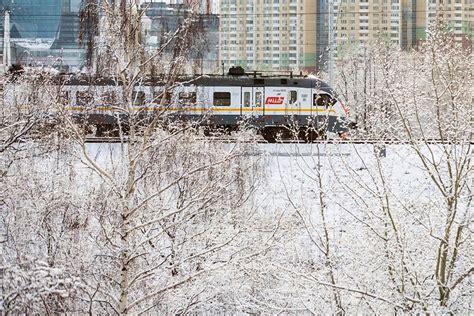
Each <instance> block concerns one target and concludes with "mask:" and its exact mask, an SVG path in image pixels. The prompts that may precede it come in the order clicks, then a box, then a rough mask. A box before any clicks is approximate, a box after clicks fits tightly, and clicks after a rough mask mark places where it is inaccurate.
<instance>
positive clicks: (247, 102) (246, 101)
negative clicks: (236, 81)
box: [244, 91, 250, 108]
mask: <svg viewBox="0 0 474 316" xmlns="http://www.w3.org/2000/svg"><path fill="white" fill-rule="evenodd" d="M249 106H250V92H248V91H247V92H244V107H246V108H248V107H249Z"/></svg>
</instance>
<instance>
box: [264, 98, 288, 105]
mask: <svg viewBox="0 0 474 316" xmlns="http://www.w3.org/2000/svg"><path fill="white" fill-rule="evenodd" d="M284 100H285V97H267V99H266V100H265V104H283V101H284Z"/></svg>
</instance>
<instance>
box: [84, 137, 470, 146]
mask: <svg viewBox="0 0 474 316" xmlns="http://www.w3.org/2000/svg"><path fill="white" fill-rule="evenodd" d="M199 140H207V141H212V142H226V143H234V142H237V138H232V137H203V138H199ZM127 142H128V138H127V137H122V138H121V137H86V143H127ZM239 142H241V143H257V144H268V142H267V141H265V140H264V139H263V138H262V139H260V138H258V139H249V140H239ZM414 142H417V143H425V144H433V145H436V144H456V142H450V141H446V140H441V139H425V140H423V139H418V140H415V141H414ZM304 143H305V142H304V141H298V140H284V141H278V142H276V144H304ZM411 143H412V141H405V140H399V139H346V140H343V139H320V140H314V141H313V142H311V144H355V145H359V144H374V145H375V144H384V145H408V144H411ZM470 144H471V145H474V140H471V141H470Z"/></svg>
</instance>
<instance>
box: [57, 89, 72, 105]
mask: <svg viewBox="0 0 474 316" xmlns="http://www.w3.org/2000/svg"><path fill="white" fill-rule="evenodd" d="M58 101H59V103H60V104H63V105H65V104H69V91H65V90H61V91H60V92H59V100H58Z"/></svg>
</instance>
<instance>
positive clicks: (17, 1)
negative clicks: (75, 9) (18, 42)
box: [0, 0, 62, 39]
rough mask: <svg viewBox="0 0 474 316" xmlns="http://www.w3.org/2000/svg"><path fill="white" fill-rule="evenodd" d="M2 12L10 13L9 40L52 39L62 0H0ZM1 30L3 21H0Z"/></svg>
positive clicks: (57, 23) (59, 15) (57, 24)
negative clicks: (7, 11)
mask: <svg viewBox="0 0 474 316" xmlns="http://www.w3.org/2000/svg"><path fill="white" fill-rule="evenodd" d="M0 2H1V7H2V12H3V11H4V10H9V11H10V20H11V38H12V39H14V38H31V39H32V38H37V39H38V38H54V37H55V36H56V32H57V29H58V26H59V20H60V17H61V7H62V0H0ZM0 20H1V22H0V24H1V28H2V30H3V22H4V21H3V19H0Z"/></svg>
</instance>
